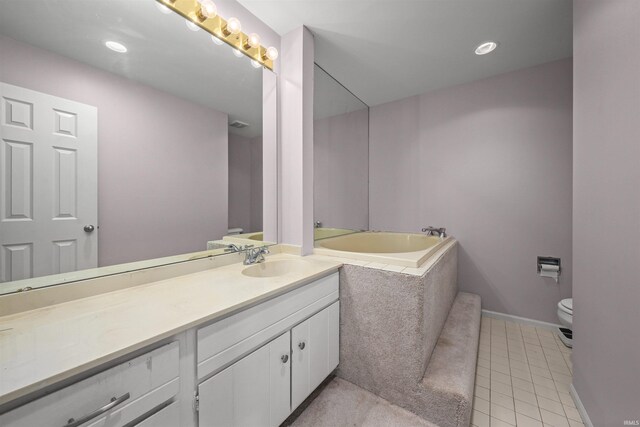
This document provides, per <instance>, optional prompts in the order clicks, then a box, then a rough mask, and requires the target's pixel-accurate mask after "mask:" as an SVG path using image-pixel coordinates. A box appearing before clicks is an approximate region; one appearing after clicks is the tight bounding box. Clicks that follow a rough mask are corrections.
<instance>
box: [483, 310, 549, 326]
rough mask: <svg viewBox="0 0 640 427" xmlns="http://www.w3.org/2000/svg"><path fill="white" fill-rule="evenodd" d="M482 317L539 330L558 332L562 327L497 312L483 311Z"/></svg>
mask: <svg viewBox="0 0 640 427" xmlns="http://www.w3.org/2000/svg"><path fill="white" fill-rule="evenodd" d="M482 315H483V316H486V317H492V318H494V319H500V320H509V321H511V322H516V323H523V324H525V325H531V326H535V327H538V328H545V329H549V330H553V331H557V329H558V328H559V327H560V325H558V324H556V323H549V322H543V321H541V320H534V319H528V318H526V317H520V316H513V315H511V314H505V313H498V312H497V311H491V310H484V309H483V310H482Z"/></svg>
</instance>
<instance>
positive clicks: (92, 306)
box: [0, 254, 342, 405]
mask: <svg viewBox="0 0 640 427" xmlns="http://www.w3.org/2000/svg"><path fill="white" fill-rule="evenodd" d="M277 260H300V262H302V263H304V264H303V268H301V269H296V271H294V272H291V273H288V274H286V275H283V276H277V277H271V278H254V277H247V276H245V275H243V274H241V271H242V270H243V269H244V268H246V267H245V266H243V265H242V263H236V264H231V265H227V266H224V267H219V268H215V269H211V270H206V271H202V272H198V273H193V274H189V275H185V276H180V277H176V278H172V279H167V280H162V281H158V282H153V283H148V284H144V285H139V286H135V287H132V288H127V289H123V290H119V291H114V292H109V293H106V294H101V295H96V296H92V297H88V298H83V299H79V300H74V301H69V302H65V303H62V304H57V305H52V306H49V307H44V308H40V309H37V310H31V311H26V312H22V313H18V314H14V315H10V316H5V317H0V405H3V404H5V403H7V402H10V401H12V400H15V399H17V398H20V397H24V396H26V395H28V394H30V393H33V392H35V391H38V390H40V389H42V388H44V387H46V386H49V385H52V384H55V383H58V382H60V381H63V380H65V379H68V378H71V377H72V376H75V375H78V374H80V373H82V372H84V371H87V370H89V369H92V368H95V367H98V366H100V365H102V364H104V363H107V362H109V361H111V360H114V359H117V358H119V357H121V356H124V355H126V354H128V353H131V352H134V351H136V350H139V349H141V348H144V347H146V346H148V345H150V344H153V343H154V342H158V341H160V340H162V339H165V338H168V337H170V336H172V335H175V334H178V333H180V332H183V331H185V330H187V329H190V328H192V327H194V326H197V325H200V324H203V323H205V322H210V321H212V320H215V319H218V318H221V317H224V316H226V315H229V314H230V313H234V312H237V311H240V310H242V309H244V308H247V307H249V306H251V305H254V304H256V303H259V302H262V301H265V300H267V299H270V298H272V297H274V296H277V295H280V294H283V293H285V292H287V291H290V290H293V289H294V288H296V287H298V286H299V285H301V284H305V283H308V282H310V281H312V280H314V279H316V278H319V277H322V276H325V275H327V274H329V273H330V272H331V271H334V270H337V269H338V268H339V267H340V266H341V265H342V263H341V262H339V261H335V262H334V261H330V260H326V259H325V260H318V259H317V258H315V257H305V258H301V257H298V256H295V255H287V254H275V255H270V256H268V257H267V262H270V261H277Z"/></svg>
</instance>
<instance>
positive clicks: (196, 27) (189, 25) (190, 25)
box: [186, 21, 200, 31]
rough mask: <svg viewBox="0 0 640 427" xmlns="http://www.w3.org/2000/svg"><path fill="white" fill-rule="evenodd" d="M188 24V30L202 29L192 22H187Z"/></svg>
mask: <svg viewBox="0 0 640 427" xmlns="http://www.w3.org/2000/svg"><path fill="white" fill-rule="evenodd" d="M186 22H187V28H188V29H190V30H191V31H198V30H199V29H200V27H198V26H197V25H196V24H195V23H194V22H192V21H186Z"/></svg>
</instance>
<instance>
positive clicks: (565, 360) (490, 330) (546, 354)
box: [471, 316, 584, 427]
mask: <svg viewBox="0 0 640 427" xmlns="http://www.w3.org/2000/svg"><path fill="white" fill-rule="evenodd" d="M571 373H572V366H571V349H569V348H567V347H565V345H564V344H563V343H562V341H560V338H558V337H557V336H556V335H555V333H554V331H552V330H550V329H545V328H540V327H535V326H530V325H525V324H522V323H516V322H511V321H505V320H501V319H494V318H490V317H485V316H483V317H482V323H481V329H480V347H479V350H478V365H477V367H476V384H475V390H474V398H473V412H472V416H471V425H473V426H475V427H501V426H518V427H578V426H584V424H583V423H582V419H581V418H580V414H579V413H578V410H577V409H576V405H575V403H574V401H573V398H572V397H571V395H570V394H569V385H570V384H571Z"/></svg>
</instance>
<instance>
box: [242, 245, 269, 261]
mask: <svg viewBox="0 0 640 427" xmlns="http://www.w3.org/2000/svg"><path fill="white" fill-rule="evenodd" d="M268 253H269V248H267V247H266V246H261V247H258V248H246V249H245V251H244V262H243V264H244V265H251V264H257V263H260V262H264V256H265V255H266V254H268Z"/></svg>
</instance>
